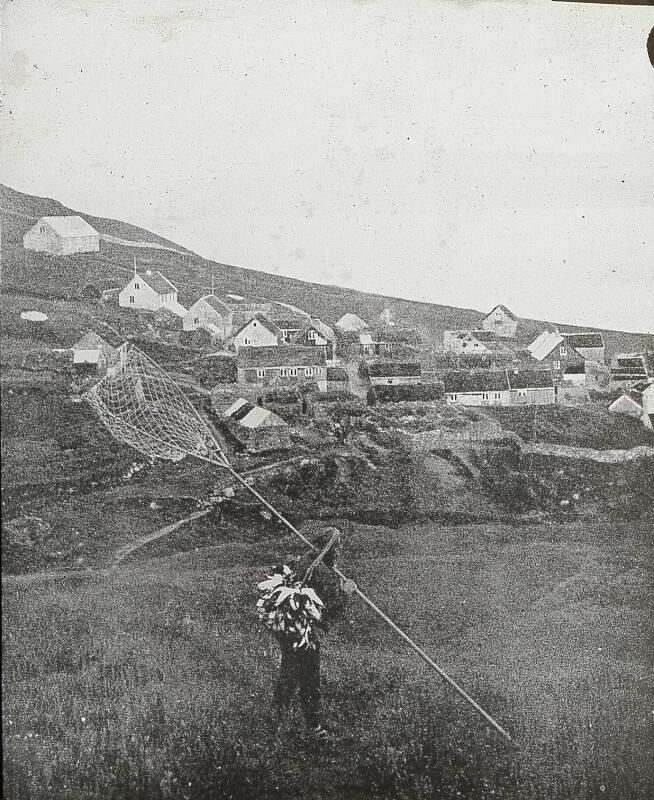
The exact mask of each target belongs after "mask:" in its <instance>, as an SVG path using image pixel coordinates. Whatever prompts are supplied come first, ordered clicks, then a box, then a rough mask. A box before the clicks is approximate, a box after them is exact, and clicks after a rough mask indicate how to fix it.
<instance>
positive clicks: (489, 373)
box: [441, 369, 511, 394]
mask: <svg viewBox="0 0 654 800" xmlns="http://www.w3.org/2000/svg"><path fill="white" fill-rule="evenodd" d="M441 380H442V381H443V386H444V388H445V392H446V393H447V394H467V393H479V392H503V391H508V390H509V389H510V388H511V387H510V385H509V380H508V377H507V374H506V371H505V370H503V369H502V370H491V369H485V370H480V371H479V372H470V371H468V370H455V371H453V372H446V373H445V374H444V375H443V376H442V378H441Z"/></svg>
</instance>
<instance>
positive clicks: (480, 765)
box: [2, 523, 654, 800]
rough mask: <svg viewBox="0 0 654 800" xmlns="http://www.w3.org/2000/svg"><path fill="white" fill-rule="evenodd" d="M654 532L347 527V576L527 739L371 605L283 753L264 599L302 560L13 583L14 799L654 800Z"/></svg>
mask: <svg viewBox="0 0 654 800" xmlns="http://www.w3.org/2000/svg"><path fill="white" fill-rule="evenodd" d="M650 538H651V537H650V531H649V529H648V528H647V527H643V526H638V525H637V524H635V523H631V524H626V523H623V524H612V525H606V524H601V523H596V524H594V525H586V524H584V525H579V526H576V525H572V526H570V525H568V526H551V525H547V526H532V527H527V528H521V529H516V528H514V527H508V526H497V525H495V526H488V525H484V526H470V527H465V528H456V529H450V528H443V527H439V526H433V525H432V526H430V525H428V526H421V527H409V528H404V529H401V530H389V529H386V528H383V527H371V526H365V525H356V526H351V531H350V543H349V546H348V548H347V550H346V553H345V556H344V562H343V569H344V571H345V572H346V573H347V574H351V575H353V576H355V577H356V579H357V580H358V581H359V584H360V586H361V587H362V588H363V590H364V591H366V592H367V593H368V594H369V595H370V596H371V597H372V598H374V599H375V600H376V601H377V602H378V603H379V604H380V605H381V606H382V608H383V609H384V610H385V611H387V612H388V613H389V614H390V616H391V617H392V618H394V619H395V620H396V621H397V622H398V623H400V624H401V625H402V626H404V627H405V628H406V630H407V631H408V632H409V633H410V634H412V635H413V636H414V637H415V638H416V639H417V640H418V641H419V642H420V643H421V644H422V645H424V646H425V647H426V649H427V650H428V651H429V652H430V653H431V654H432V655H433V657H434V658H435V660H436V661H437V662H438V663H440V664H441V665H442V666H443V667H444V668H445V669H446V670H447V671H449V672H450V674H452V675H453V677H456V678H457V679H458V680H460V681H461V683H462V684H463V685H464V686H465V687H466V688H467V689H468V690H469V691H470V692H471V693H472V695H473V696H474V697H476V698H477V699H478V700H479V701H480V702H481V703H482V705H483V706H484V707H486V708H487V709H488V711H489V712H490V713H491V714H492V715H494V716H495V717H496V718H497V719H498V720H499V721H500V723H501V724H502V725H503V726H505V727H506V728H507V729H508V730H509V731H510V732H511V733H512V734H513V735H514V736H515V738H516V739H517V741H518V742H519V744H520V749H513V748H512V747H511V746H509V745H508V744H507V743H505V742H504V741H503V740H502V739H501V738H500V737H499V736H498V735H497V734H495V733H494V732H493V731H492V730H490V729H489V728H487V726H486V725H485V724H483V722H482V721H481V720H480V719H479V718H478V717H477V716H476V715H475V714H474V712H473V711H472V710H471V709H469V708H468V707H466V706H465V705H464V704H463V703H462V702H461V701H460V699H459V698H458V697H457V696H456V695H454V694H453V693H452V692H450V691H448V690H446V689H445V688H444V686H443V685H442V684H441V683H440V682H439V680H438V679H437V678H436V676H434V675H433V674H430V673H429V672H428V671H427V669H426V667H425V665H424V664H423V663H422V662H421V661H420V660H419V659H417V657H416V656H415V655H414V654H412V653H410V652H409V651H407V649H406V647H405V646H404V645H403V644H402V643H401V641H400V640H399V639H398V638H397V637H396V636H395V635H394V634H393V633H392V632H390V631H389V630H388V629H386V628H385V627H384V626H383V625H382V624H381V623H380V622H379V621H378V620H377V619H376V618H375V617H373V616H372V615H371V614H370V613H369V612H368V611H367V609H366V608H365V607H364V606H363V605H362V604H360V603H353V604H352V605H351V606H350V608H349V610H348V612H347V613H346V616H345V618H344V619H343V620H342V622H340V623H338V625H337V626H336V627H335V628H334V629H333V630H332V632H331V635H330V637H329V641H328V643H327V645H326V647H325V652H324V670H323V673H324V675H323V677H324V681H323V688H324V705H325V722H326V724H327V725H329V726H330V727H331V728H332V730H333V731H334V742H333V744H332V745H330V746H327V747H325V748H324V749H315V746H312V745H310V744H309V743H307V742H306V741H305V740H304V739H303V735H302V730H303V729H302V723H301V719H300V714H299V709H295V710H294V712H293V714H292V715H291V717H290V718H289V719H288V720H287V722H286V723H285V726H284V727H283V728H282V730H281V731H280V733H279V735H278V736H277V737H276V736H275V735H274V732H273V729H272V726H271V722H272V720H271V714H270V712H269V710H268V709H269V702H270V697H271V688H272V683H273V680H274V677H275V670H276V663H277V656H276V646H275V644H274V642H273V641H272V640H271V638H270V637H269V635H268V633H267V632H266V631H264V630H262V629H261V628H260V626H259V623H258V622H257V620H256V616H255V614H254V603H255V602H256V590H255V588H254V585H255V583H256V582H257V581H258V580H260V579H261V576H262V575H265V573H266V569H267V567H268V565H269V564H271V563H275V562H276V561H277V560H278V559H279V558H280V557H281V556H283V555H284V554H285V553H288V552H289V550H291V549H295V548H294V547H293V545H292V543H291V542H290V541H289V540H288V539H287V538H283V539H279V538H277V537H274V538H267V539H266V538H264V539H262V540H259V541H252V542H250V543H246V542H240V543H234V542H228V543H225V544H219V545H216V546H215V547H213V548H210V549H204V550H201V551H200V552H199V553H195V554H194V553H191V554H189V555H184V556H179V557H177V558H173V559H164V560H156V559H155V560H148V561H147V563H143V564H141V565H138V564H137V565H134V564H131V565H127V566H126V567H124V568H120V569H117V570H114V571H111V572H108V573H104V574H102V573H96V574H91V575H83V574H80V575H79V576H76V577H68V578H66V577H60V578H55V577H53V578H52V579H48V580H38V579H36V578H35V579H30V578H20V577H19V578H8V579H5V580H3V626H2V631H3V633H2V635H3V654H4V659H3V662H4V663H3V670H4V713H3V741H4V752H3V760H4V797H5V798H7V800H14V799H15V800H23V799H24V798H26V797H29V798H32V800H40V798H46V797H48V798H72V797H74V798H75V800H86V799H87V798H88V800H90V798H94V797H103V798H108V797H112V798H116V799H118V798H124V799H125V800H127V799H128V798H129V800H141V799H143V800H145V799H146V798H147V799H148V800H149V799H150V798H152V799H153V800H154V799H155V798H156V800H168V799H170V800H172V799H173V798H175V799H177V798H185V799H186V800H196V799H197V800H206V799H207V798H216V800H218V798H220V799H221V800H222V799H223V798H224V799H225V800H226V799H227V798H234V799H235V800H236V799H238V800H245V799H246V798H252V799H253V800H254V798H257V800H267V799H270V800H272V799H273V798H280V800H281V798H296V797H297V798H299V797H301V798H304V800H311V799H312V798H315V799H316V800H317V799H318V798H320V799H321V800H327V799H328V798H333V799H334V800H355V799H356V800H363V798H366V799H367V800H374V799H375V798H379V800H381V798H390V797H393V798H398V800H431V798H437V797H440V798H452V800H454V799H455V798H462V797H463V798H468V800H473V799H477V798H479V799H481V798H483V800H496V799H497V798H505V799H506V800H509V799H515V800H537V798H543V797H547V798H551V799H552V800H555V799H556V800H596V799H597V798H600V797H602V798H603V797H607V798H612V799H613V800H633V799H634V798H645V797H648V796H651V794H652V791H654V783H653V779H654V776H653V774H652V762H651V759H650V758H649V755H650V754H649V748H648V744H647V742H648V730H649V728H650V727H651V719H650V717H651V704H650V703H649V702H648V699H647V687H646V679H645V676H646V671H647V664H648V661H649V655H648V652H647V646H646V639H645V633H644V632H645V630H646V626H647V620H648V614H649V611H648V609H649V600H648V579H647V574H648V570H649V568H648V564H647V557H648V552H649V542H650Z"/></svg>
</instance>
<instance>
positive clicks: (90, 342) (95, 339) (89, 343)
mask: <svg viewBox="0 0 654 800" xmlns="http://www.w3.org/2000/svg"><path fill="white" fill-rule="evenodd" d="M122 344H123V341H122V339H121V338H120V337H119V336H118V335H116V334H113V333H112V332H111V331H110V330H108V331H107V333H106V335H105V336H100V334H98V333H96V332H95V331H87V332H86V333H85V334H84V336H82V337H81V339H78V340H77V341H76V342H75V344H74V345H73V346H72V347H71V348H70V349H71V350H72V351H73V354H75V353H89V352H95V351H99V352H100V354H101V357H102V360H103V361H104V363H105V364H109V363H111V362H113V361H115V360H117V359H118V357H119V353H118V351H119V348H120V347H121V345H122ZM79 358H80V359H81V361H79V363H86V362H87V361H88V359H86V358H85V357H84V356H79ZM95 361H96V362H97V361H98V359H95ZM73 363H75V356H74V355H73Z"/></svg>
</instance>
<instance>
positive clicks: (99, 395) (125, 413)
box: [85, 345, 227, 464]
mask: <svg viewBox="0 0 654 800" xmlns="http://www.w3.org/2000/svg"><path fill="white" fill-rule="evenodd" d="M85 399H86V400H87V401H88V402H89V403H90V404H91V406H92V407H93V409H94V410H95V411H96V413H97V414H98V415H99V417H100V419H101V420H102V422H103V423H104V424H105V426H106V427H107V428H108V430H109V432H110V433H111V434H112V435H113V436H114V437H115V438H116V439H118V440H119V441H121V442H124V443H125V444H128V445H131V446H132V447H134V448H135V449H136V450H138V451H139V452H141V453H142V454H143V455H144V456H147V457H148V458H162V459H166V460H168V461H180V460H181V459H182V458H184V456H189V455H190V456H196V457H198V458H202V459H204V460H207V461H211V462H213V463H220V464H226V463H227V460H226V458H225V455H224V453H223V451H222V449H221V447H220V445H219V444H218V442H217V441H216V438H215V437H214V435H213V434H212V433H211V431H210V430H209V428H208V426H207V424H206V423H205V422H204V420H203V419H202V417H200V415H199V414H198V412H197V411H196V410H195V408H194V407H193V405H192V404H191V402H190V401H189V400H188V398H187V397H185V395H184V394H183V392H182V391H181V389H180V388H179V387H178V386H177V384H176V383H175V381H174V380H173V379H172V378H171V377H170V376H169V375H168V374H167V373H166V372H165V370H163V369H162V368H161V367H160V366H158V365H157V364H155V362H154V361H152V359H150V358H148V357H147V356H146V355H145V354H144V353H142V352H141V351H140V350H139V349H138V348H137V347H134V346H133V345H132V346H129V347H128V346H126V345H124V346H123V347H121V348H120V351H119V358H118V359H117V360H116V361H115V362H114V363H112V365H111V366H110V367H109V369H108V370H107V374H106V375H105V377H104V378H103V379H102V380H101V381H99V382H98V383H97V384H96V385H95V386H93V387H92V388H91V389H89V391H88V392H87V393H86V394H85Z"/></svg>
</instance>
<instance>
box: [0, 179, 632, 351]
mask: <svg viewBox="0 0 654 800" xmlns="http://www.w3.org/2000/svg"><path fill="white" fill-rule="evenodd" d="M0 211H1V215H2V275H3V289H4V291H6V292H16V291H19V292H20V293H21V294H25V295H33V296H37V297H39V296H40V297H56V298H66V299H74V298H78V297H79V293H80V291H81V289H82V287H83V286H84V285H85V284H86V283H89V282H94V283H99V284H102V285H107V284H110V283H113V284H114V285H120V284H121V283H122V282H123V281H124V280H125V277H126V275H128V274H129V273H130V272H131V270H132V265H133V258H134V256H135V255H136V256H137V257H138V260H139V263H140V264H146V265H147V266H148V267H150V268H152V269H159V270H161V271H163V272H164V274H166V276H168V277H169V278H170V279H171V280H172V281H173V282H174V283H175V284H176V285H177V286H178V287H179V289H180V301H181V302H182V303H185V304H189V303H191V302H193V301H194V300H195V299H197V297H198V296H199V295H200V294H204V293H206V292H207V291H208V290H209V287H210V285H211V278H212V275H213V277H214V281H215V288H216V293H217V294H225V293H227V292H232V293H238V294H242V295H246V296H247V297H248V298H250V299H252V300H279V301H282V302H286V303H291V304H293V305H296V306H299V307H300V308H303V309H305V310H306V311H308V312H309V313H311V314H315V315H319V316H320V317H321V318H322V319H324V320H325V321H326V322H329V323H334V322H335V321H336V320H337V319H338V318H339V317H340V316H341V315H342V314H343V313H345V312H347V311H350V312H353V313H355V314H358V315H360V316H361V317H363V318H364V319H366V320H368V321H370V322H374V321H376V320H377V317H378V316H379V314H380V313H381V311H382V310H383V309H384V308H386V307H389V308H391V309H392V310H393V311H394V313H395V315H396V318H397V319H398V320H399V321H400V323H401V324H402V325H403V326H406V327H413V328H416V329H418V330H419V331H421V333H422V334H423V335H424V336H425V337H426V338H427V340H428V341H432V342H439V341H440V339H441V336H442V331H443V330H446V329H448V328H465V327H476V326H478V325H479V323H480V321H481V319H482V317H483V315H484V313H486V312H487V311H488V310H490V308H488V309H485V310H483V313H482V311H478V310H474V309H465V308H456V307H453V306H447V305H439V304H433V303H422V302H417V301H412V300H403V299H399V298H394V297H387V296H384V295H380V294H373V293H366V292H360V291H356V290H354V289H347V288H343V287H338V286H328V285H323V284H316V283H308V282H305V281H300V280H297V279H295V278H289V277H285V276H283V275H271V274H268V273H265V272H258V271H255V270H250V269H245V268H243V267H238V266H233V265H229V264H220V263H217V262H213V261H209V260H207V259H204V258H202V257H200V256H198V255H196V254H194V253H191V252H190V251H187V250H186V249H185V248H182V247H180V246H179V245H176V244H174V243H173V242H170V241H168V240H166V239H164V238H162V237H160V236H157V235H155V234H152V233H150V232H148V231H146V230H143V229H142V228H138V227H136V226H134V225H130V224H128V223H125V222H120V221H117V220H112V219H103V218H98V217H94V216H91V215H89V214H85V213H83V212H81V211H75V210H72V209H68V208H66V207H65V206H63V205H61V204H60V203H58V202H56V201H54V200H50V199H47V198H41V197H33V196H30V195H26V194H22V193H21V192H17V191H15V190H14V189H11V188H9V187H6V186H1V185H0ZM65 213H73V214H79V215H80V216H82V217H83V218H84V219H86V220H87V221H88V222H89V223H90V224H91V225H93V226H94V227H95V228H96V230H98V231H99V232H100V233H101V234H102V235H104V236H109V237H116V238H121V239H124V240H129V241H133V242H140V243H153V244H156V245H157V246H158V247H162V246H163V247H171V248H174V249H175V250H177V251H180V252H169V251H165V250H160V249H154V248H153V249H150V248H143V247H138V248H137V247H128V246H121V245H117V244H115V243H112V242H109V241H102V244H101V251H100V253H97V254H94V253H91V254H84V255H80V256H68V257H67V258H66V259H65V267H66V269H65V271H64V270H62V268H61V267H62V264H61V260H60V259H55V258H49V257H46V256H41V255H39V254H35V253H29V252H26V251H25V250H24V249H23V247H22V236H23V233H24V232H25V231H26V230H27V229H28V228H29V227H30V226H31V225H32V224H33V222H34V221H35V220H36V219H38V217H40V216H43V215H44V214H65ZM496 299H501V298H489V306H490V304H492V303H493V302H494V301H495V300H496ZM555 324H556V322H555V321H551V322H547V321H543V320H532V319H522V320H521V323H520V327H519V329H518V334H519V338H520V339H521V340H523V341H525V342H528V341H529V340H531V339H532V338H533V337H534V336H535V335H536V334H538V333H539V332H540V331H541V330H542V329H543V327H545V326H549V327H552V326H553V325H555ZM563 327H565V328H566V329H569V330H574V329H575V328H574V326H570V325H567V326H563ZM603 332H604V334H605V339H606V349H607V354H608V355H610V354H611V353H612V352H616V351H630V350H639V349H642V348H643V347H644V345H645V342H646V340H647V335H646V334H634V333H625V332H621V331H609V330H605V331H603Z"/></svg>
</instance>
